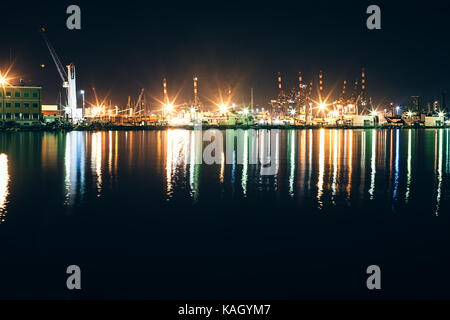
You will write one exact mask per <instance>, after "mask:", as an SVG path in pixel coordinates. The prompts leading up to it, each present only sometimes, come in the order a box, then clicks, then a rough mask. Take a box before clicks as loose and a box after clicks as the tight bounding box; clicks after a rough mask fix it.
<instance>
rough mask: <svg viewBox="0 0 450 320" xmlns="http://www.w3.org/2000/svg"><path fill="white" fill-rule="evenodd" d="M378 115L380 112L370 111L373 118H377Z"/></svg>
mask: <svg viewBox="0 0 450 320" xmlns="http://www.w3.org/2000/svg"><path fill="white" fill-rule="evenodd" d="M377 113H378V112H377V111H376V110H372V111H370V115H371V116H373V117H375V116H376V115H377Z"/></svg>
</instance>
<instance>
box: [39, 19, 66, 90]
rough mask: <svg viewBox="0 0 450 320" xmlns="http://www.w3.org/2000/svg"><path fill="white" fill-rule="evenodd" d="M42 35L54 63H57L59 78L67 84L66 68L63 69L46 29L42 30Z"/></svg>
mask: <svg viewBox="0 0 450 320" xmlns="http://www.w3.org/2000/svg"><path fill="white" fill-rule="evenodd" d="M41 35H42V38H43V39H44V41H45V44H46V45H47V48H48V51H49V52H50V55H51V56H52V59H53V62H54V63H55V66H56V70H58V73H59V76H60V77H61V80H62V81H63V83H65V82H67V72H66V70H65V68H64V67H63V65H62V63H61V61H60V60H59V57H58V55H57V54H56V51H55V49H54V48H53V46H52V45H51V44H50V42H49V41H48V39H47V36H46V35H45V28H41Z"/></svg>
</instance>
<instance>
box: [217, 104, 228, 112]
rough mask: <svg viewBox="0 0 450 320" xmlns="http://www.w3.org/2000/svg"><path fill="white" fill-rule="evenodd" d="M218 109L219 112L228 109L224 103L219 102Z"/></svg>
mask: <svg viewBox="0 0 450 320" xmlns="http://www.w3.org/2000/svg"><path fill="white" fill-rule="evenodd" d="M219 110H220V112H221V113H226V112H227V110H228V107H227V106H226V105H225V104H221V105H220V106H219Z"/></svg>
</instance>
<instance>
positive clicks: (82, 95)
mask: <svg viewBox="0 0 450 320" xmlns="http://www.w3.org/2000/svg"><path fill="white" fill-rule="evenodd" d="M80 94H81V99H82V101H83V110H82V114H83V118H84V112H85V111H84V90H80Z"/></svg>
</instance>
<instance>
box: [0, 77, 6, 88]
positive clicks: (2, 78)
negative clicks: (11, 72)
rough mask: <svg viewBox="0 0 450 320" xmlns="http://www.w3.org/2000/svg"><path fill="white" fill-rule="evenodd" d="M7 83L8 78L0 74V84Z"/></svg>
mask: <svg viewBox="0 0 450 320" xmlns="http://www.w3.org/2000/svg"><path fill="white" fill-rule="evenodd" d="M7 83H8V79H6V77H5V76H2V75H0V86H4V85H5V84H7Z"/></svg>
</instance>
